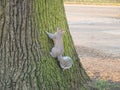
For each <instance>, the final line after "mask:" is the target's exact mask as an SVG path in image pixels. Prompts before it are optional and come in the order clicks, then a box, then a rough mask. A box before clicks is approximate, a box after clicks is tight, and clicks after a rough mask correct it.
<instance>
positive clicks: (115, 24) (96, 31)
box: [65, 4, 120, 82]
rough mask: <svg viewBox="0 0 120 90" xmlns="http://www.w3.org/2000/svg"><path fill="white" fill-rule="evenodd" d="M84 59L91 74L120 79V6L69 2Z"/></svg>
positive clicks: (70, 20) (75, 37) (72, 26)
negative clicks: (73, 3) (71, 3)
mask: <svg viewBox="0 0 120 90" xmlns="http://www.w3.org/2000/svg"><path fill="white" fill-rule="evenodd" d="M65 10H66V15H67V19H68V23H69V28H70V32H71V35H72V38H73V41H74V44H75V46H76V50H77V52H78V55H79V57H80V62H81V63H82V65H83V67H84V68H85V70H86V72H87V73H88V75H89V76H90V77H91V78H94V79H102V80H108V81H112V82H120V46H119V45H120V6H95V5H68V4H67V5H65Z"/></svg>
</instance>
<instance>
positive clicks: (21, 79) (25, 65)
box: [0, 0, 89, 90]
mask: <svg viewBox="0 0 120 90" xmlns="http://www.w3.org/2000/svg"><path fill="white" fill-rule="evenodd" d="M57 27H61V28H62V29H63V30H65V35H64V39H63V40H64V49H65V52H64V54H65V55H66V56H70V57H72V59H73V63H74V64H73V66H72V67H71V68H70V69H68V70H65V71H63V70H62V69H61V68H60V66H59V62H58V61H57V60H56V59H54V58H52V57H51V56H50V54H49V52H50V50H51V48H52V47H53V42H52V40H50V39H49V38H48V37H47V35H46V32H45V31H48V32H52V33H54V32H55V31H56V28H57ZM88 80H89V77H88V76H87V74H86V73H85V71H84V69H83V68H82V65H81V64H80V63H79V58H78V55H77V53H76V51H75V48H74V44H73V41H72V38H71V36H70V32H69V29H68V24H67V21H66V16H65V11H64V6H63V1H62V0H0V90H81V88H86V86H84V84H85V83H86V82H87V81H88Z"/></svg>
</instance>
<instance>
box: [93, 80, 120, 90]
mask: <svg viewBox="0 0 120 90" xmlns="http://www.w3.org/2000/svg"><path fill="white" fill-rule="evenodd" d="M93 87H95V88H97V89H98V90H120V83H115V82H110V81H104V80H98V81H95V83H94V85H93Z"/></svg>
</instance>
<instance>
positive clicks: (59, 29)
mask: <svg viewBox="0 0 120 90" xmlns="http://www.w3.org/2000/svg"><path fill="white" fill-rule="evenodd" d="M57 31H60V32H62V33H65V31H64V30H62V29H61V28H60V27H58V28H57Z"/></svg>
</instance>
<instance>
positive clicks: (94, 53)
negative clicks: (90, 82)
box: [76, 46, 120, 82]
mask: <svg viewBox="0 0 120 90" xmlns="http://www.w3.org/2000/svg"><path fill="white" fill-rule="evenodd" d="M76 50H77V53H78V55H79V57H80V62H81V63H82V65H83V67H84V69H85V70H86V72H87V73H88V75H89V76H90V77H91V78H92V79H96V80H98V79H102V80H107V81H112V82H120V58H119V57H113V56H112V55H110V54H107V53H104V52H103V51H100V50H96V49H92V48H89V47H84V46H76Z"/></svg>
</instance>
